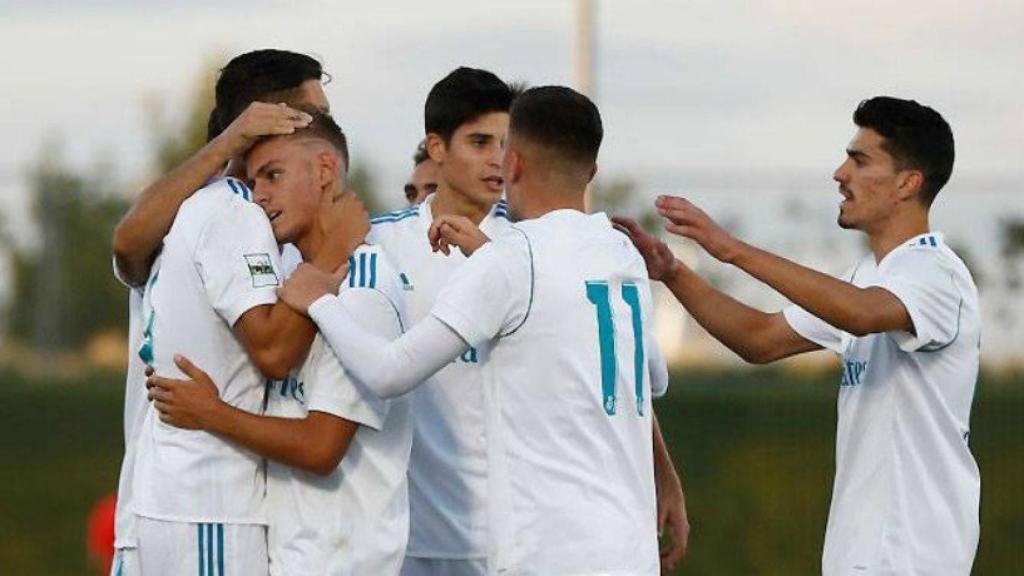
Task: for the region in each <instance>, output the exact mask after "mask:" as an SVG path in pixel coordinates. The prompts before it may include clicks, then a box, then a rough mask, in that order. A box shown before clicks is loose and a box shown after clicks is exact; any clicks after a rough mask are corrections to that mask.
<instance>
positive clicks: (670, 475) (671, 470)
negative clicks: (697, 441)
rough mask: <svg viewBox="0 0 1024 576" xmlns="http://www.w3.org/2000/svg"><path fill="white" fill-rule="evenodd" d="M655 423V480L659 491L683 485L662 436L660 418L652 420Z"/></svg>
mask: <svg viewBox="0 0 1024 576" xmlns="http://www.w3.org/2000/svg"><path fill="white" fill-rule="evenodd" d="M651 421H652V422H653V424H652V426H653V437H654V479H655V483H656V484H657V486H658V487H659V489H662V488H667V487H669V486H671V485H673V484H679V485H681V484H682V482H681V481H680V480H679V474H678V473H677V472H676V468H675V466H674V465H673V464H672V456H671V455H670V454H669V452H668V446H667V445H666V444H665V438H664V437H663V436H662V435H661V426H660V425H659V424H658V416H657V415H654V416H653V418H651Z"/></svg>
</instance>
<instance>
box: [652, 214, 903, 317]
mask: <svg viewBox="0 0 1024 576" xmlns="http://www.w3.org/2000/svg"><path fill="white" fill-rule="evenodd" d="M657 207H658V212H659V213H660V214H661V215H662V216H664V217H665V218H667V219H668V220H669V221H670V223H669V224H668V225H667V226H666V227H665V228H666V230H668V231H669V232H671V233H673V234H678V235H680V236H684V237H687V238H691V239H693V240H695V241H696V242H697V243H698V244H700V245H701V246H702V247H703V248H704V249H705V250H707V251H708V253H709V254H711V255H712V256H714V257H715V258H716V259H718V260H720V261H722V262H725V263H727V264H733V265H734V266H737V267H739V268H740V269H742V270H743V271H745V272H746V273H748V274H750V275H751V276H753V277H755V278H757V279H758V280H760V281H762V282H764V283H765V284H767V285H769V286H771V287H772V288H774V289H775V290H776V291H778V292H779V293H780V294H782V295H783V296H785V297H786V298H788V299H789V300H790V301H792V302H793V303H794V304H796V305H798V306H800V307H801V308H803V309H804V310H806V311H808V312H810V313H811V314H812V315H814V316H816V317H818V318H820V319H822V320H824V321H825V322H827V323H828V324H830V325H832V326H834V327H836V328H838V329H840V330H842V331H844V332H848V333H850V334H854V335H856V336H863V335H865V334H873V333H878V332H890V331H905V332H911V333H913V329H914V325H913V322H912V321H911V318H910V314H909V313H908V312H907V309H906V307H905V306H904V305H903V303H902V302H901V301H900V300H899V298H897V297H896V296H895V295H894V294H893V293H892V292H890V291H888V290H886V289H884V288H880V287H877V286H870V287H867V288H859V287H857V286H854V285H853V284H850V283H849V282H844V281H842V280H838V279H836V278H833V277H831V276H829V275H827V274H822V273H821V272H817V271H815V270H811V269H810V268H807V267H804V266H801V265H799V264H796V263H795V262H791V261H789V260H786V259H785V258H781V257H779V256H776V255H774V254H771V253H769V252H767V251H765V250H761V249H760V248H757V247H755V246H751V245H749V244H747V243H745V242H742V241H740V240H739V239H737V238H735V237H733V236H732V235H731V234H729V233H728V232H726V231H725V230H724V229H722V228H721V227H720V226H718V224H717V223H715V221H714V220H712V219H711V218H710V217H708V215H707V214H705V213H704V212H703V211H702V210H700V209H699V208H697V207H696V206H694V205H693V204H692V203H690V202H689V201H687V200H685V199H683V198H675V197H666V196H663V197H661V198H659V199H658V202H657Z"/></svg>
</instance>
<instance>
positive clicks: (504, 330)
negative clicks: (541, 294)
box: [431, 228, 533, 346]
mask: <svg viewBox="0 0 1024 576" xmlns="http://www.w3.org/2000/svg"><path fill="white" fill-rule="evenodd" d="M532 300H533V255H532V249H531V246H530V241H529V238H528V237H527V236H526V234H525V233H524V232H522V231H521V230H519V229H517V228H512V229H510V231H509V232H507V233H505V234H503V235H501V236H500V237H498V238H496V239H494V240H492V241H490V242H488V243H487V244H485V245H484V246H482V247H481V248H480V249H478V250H477V251H476V252H474V253H473V256H471V257H470V258H469V259H468V260H467V261H466V263H465V264H463V265H462V267H461V268H459V270H458V271H456V272H455V274H453V275H452V277H451V278H450V279H449V281H448V284H447V285H445V287H444V288H443V289H442V290H441V293H440V294H439V295H438V297H437V301H436V302H435V304H434V307H433V309H432V310H431V314H432V315H433V316H434V317H436V318H437V319H438V320H440V321H441V322H444V323H445V324H446V325H448V327H450V328H451V329H452V330H454V331H455V332H456V333H458V335H459V336H460V337H461V338H462V339H463V340H465V341H466V343H467V344H469V345H470V346H479V345H481V344H483V343H485V342H487V341H489V340H491V339H492V338H494V337H495V336H506V335H508V334H511V333H512V332H514V331H515V330H516V329H517V328H518V327H519V326H521V325H522V323H523V322H525V321H526V318H527V316H528V315H529V311H530V305H531V303H532Z"/></svg>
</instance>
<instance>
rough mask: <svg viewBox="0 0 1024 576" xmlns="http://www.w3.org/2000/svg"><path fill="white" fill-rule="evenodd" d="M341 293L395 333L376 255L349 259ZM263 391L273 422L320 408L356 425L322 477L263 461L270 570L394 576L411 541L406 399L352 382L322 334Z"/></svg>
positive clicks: (362, 318) (391, 301)
mask: <svg viewBox="0 0 1024 576" xmlns="http://www.w3.org/2000/svg"><path fill="white" fill-rule="evenodd" d="M341 289H342V291H346V290H347V291H349V294H348V297H349V298H352V297H357V298H359V299H360V300H359V304H358V308H356V309H355V312H356V313H357V314H358V320H359V323H360V325H361V326H363V327H364V328H365V329H367V330H369V331H371V332H373V333H374V334H376V335H378V336H382V337H385V338H387V339H388V340H393V339H395V338H397V337H398V336H400V335H401V333H402V324H403V321H402V312H401V311H402V308H403V305H402V293H401V290H400V289H399V288H398V275H397V272H395V271H394V269H393V268H392V267H391V266H390V265H388V264H387V262H386V260H385V258H384V255H383V254H382V253H381V250H380V249H379V248H377V247H370V246H362V247H360V248H359V249H358V250H357V251H356V252H355V253H354V254H353V256H352V259H351V261H350V266H349V276H348V278H346V279H345V281H344V282H343V283H342V288H341ZM269 386H270V387H269V389H268V391H267V414H268V415H270V416H280V417H285V418H304V417H306V415H307V414H308V413H309V411H318V412H325V413H328V414H332V415H334V416H339V417H341V418H345V419H346V420H350V421H353V422H357V423H359V425H360V426H359V428H358V429H357V431H356V434H355V437H354V438H353V439H352V442H351V444H350V445H349V447H348V451H347V452H346V454H345V456H344V457H343V458H342V460H341V463H340V464H339V465H338V468H337V470H335V471H334V472H333V473H331V474H329V475H327V476H318V475H316V474H313V473H310V472H306V471H303V470H301V469H298V468H294V467H292V466H288V465H286V464H281V463H278V462H274V461H272V460H271V461H268V462H267V518H268V520H269V523H270V527H269V531H268V537H269V550H270V573H271V574H274V575H277V574H280V575H282V576H285V575H292V574H308V575H313V574H324V575H328V574H330V575H338V576H341V575H356V576H358V575H362V574H379V575H381V576H387V575H388V574H392V575H393V574H397V573H398V571H399V569H400V568H401V566H402V559H403V558H404V556H405V545H406V541H407V538H408V534H409V500H408V490H407V482H406V470H407V467H408V463H409V450H410V448H411V446H412V417H411V415H410V413H409V401H408V399H407V398H404V397H403V398H396V399H393V400H388V401H384V400H380V399H379V398H377V397H376V396H375V395H374V394H373V393H372V392H370V391H369V390H367V389H366V388H364V387H363V386H362V385H360V384H359V383H358V381H355V380H354V379H351V378H350V377H349V375H348V374H347V373H346V372H345V370H344V369H343V368H342V366H341V364H340V363H339V361H338V358H337V357H336V356H335V355H334V353H333V352H332V351H331V348H330V346H328V345H327V344H326V343H325V342H324V341H323V339H322V338H321V337H320V336H317V338H316V340H315V341H314V342H313V346H312V348H311V349H310V351H309V355H308V356H307V357H306V361H305V362H304V363H303V365H302V367H301V368H300V369H299V370H298V371H297V373H296V375H295V377H292V378H288V379H287V380H283V381H277V382H271V383H270V384H269Z"/></svg>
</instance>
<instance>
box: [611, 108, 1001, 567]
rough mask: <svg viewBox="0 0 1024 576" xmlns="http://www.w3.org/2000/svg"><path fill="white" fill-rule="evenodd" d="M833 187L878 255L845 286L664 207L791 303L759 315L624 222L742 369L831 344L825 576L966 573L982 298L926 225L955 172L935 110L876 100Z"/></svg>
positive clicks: (862, 112) (843, 221) (973, 520)
mask: <svg viewBox="0 0 1024 576" xmlns="http://www.w3.org/2000/svg"><path fill="white" fill-rule="evenodd" d="M853 121H854V123H855V124H856V125H857V131H856V133H855V135H854V137H853V140H852V141H851V142H850V144H849V145H848V146H847V149H846V154H847V159H846V160H845V161H844V162H843V163H842V164H841V165H840V166H839V168H838V169H836V171H835V174H834V175H833V178H834V179H835V181H836V182H838V183H839V193H840V194H841V195H842V197H843V200H842V202H841V203H840V205H839V218H838V222H839V227H840V228H844V229H853V230H859V231H861V232H863V233H864V234H865V235H866V236H867V243H868V246H869V247H870V249H871V252H870V254H868V255H866V256H865V257H864V258H863V259H861V260H860V261H859V262H857V263H855V264H854V265H853V266H852V267H851V268H850V269H849V270H848V271H847V272H846V273H844V274H843V275H842V277H841V278H840V279H835V278H832V277H830V276H826V275H824V274H820V273H818V272H815V271H814V270H810V269H808V268H804V267H803V266H800V265H798V264H795V263H793V262H790V261H788V260H786V259H784V258H781V257H778V256H775V255H773V254H770V253H768V252H765V251H763V250H760V249H758V248H756V247H754V246H751V245H748V244H746V243H744V242H742V241H740V240H738V239H737V238H734V237H733V236H731V235H729V234H728V233H727V232H725V231H724V230H723V229H722V228H720V227H719V226H718V225H717V224H716V223H715V222H714V221H713V220H712V219H711V218H710V217H708V216H707V215H706V214H705V213H704V212H702V211H701V210H700V209H699V208H697V207H696V206H694V205H693V204H691V203H690V202H688V201H687V200H685V199H683V198H673V197H662V198H659V199H658V201H657V206H658V211H659V212H660V213H661V214H662V215H663V216H665V217H666V218H667V219H668V220H669V223H668V224H667V225H666V229H667V230H668V231H669V232H672V233H674V234H679V235H681V236H685V237H687V238H692V239H693V240H695V241H697V242H698V243H699V244H700V245H701V246H702V247H703V248H704V249H705V250H707V252H708V253H709V254H710V255H711V256H713V257H714V258H716V259H718V260H720V261H722V262H725V263H729V264H732V265H734V266H737V267H739V268H740V269H742V270H744V271H745V272H747V273H749V274H750V275H752V276H753V277H755V278H757V279H758V280H760V281H762V282H764V283H765V284H767V285H768V286H771V287H772V288H774V289H775V290H777V291H778V292H780V293H781V294H783V295H784V296H786V297H787V298H789V299H790V300H791V301H792V302H793V305H792V306H790V307H788V308H786V309H785V310H783V311H782V312H780V313H776V314H767V313H763V312H760V311H758V310H754V309H752V308H749V307H747V306H745V305H743V304H741V303H739V302H737V301H735V300H733V299H732V298H730V297H729V296H726V295H725V294H722V293H721V292H719V291H717V290H715V289H714V288H712V287H711V286H710V285H709V284H708V283H707V282H705V281H704V280H703V279H701V278H700V277H698V276H697V275H696V274H694V273H693V271H691V270H690V269H688V268H687V267H686V266H685V265H684V264H682V263H681V262H679V261H678V260H676V259H674V258H673V257H672V256H671V253H670V252H669V251H668V248H667V247H666V246H665V245H664V244H663V243H660V242H658V241H657V240H656V239H654V238H653V237H651V236H649V235H647V234H645V233H644V232H643V231H642V230H641V229H640V228H639V227H637V226H635V225H634V224H632V223H629V222H623V224H624V225H626V226H629V230H630V233H631V234H632V236H633V239H634V241H635V242H636V244H637V246H638V247H639V248H640V250H641V252H643V254H644V256H645V258H646V259H647V265H648V270H649V271H650V275H651V278H654V279H658V280H661V281H662V282H664V283H665V285H666V286H668V287H669V289H671V290H672V292H673V294H675V296H676V298H678V300H679V301H680V302H681V303H682V304H683V306H685V307H686V309H687V310H688V311H689V312H690V313H691V314H692V315H693V317H694V318H695V319H696V320H697V321H698V322H699V323H700V324H701V325H702V326H704V328H706V329H707V330H708V332H710V333H711V334H712V335H714V336H715V337H716V338H718V339H719V340H720V341H721V342H722V343H724V344H725V345H726V346H728V347H729V348H731V349H732V350H733V351H735V352H736V353H737V354H739V355H740V356H742V357H743V358H744V359H746V360H747V361H750V362H756V363H763V362H771V361H774V360H778V359H780V358H785V357H788V356H792V355H794V354H799V353H802V352H807V351H810V350H818V349H821V348H828V349H829V350H832V351H834V352H836V353H838V354H840V355H841V357H842V364H841V365H842V369H843V370H842V383H841V386H840V391H839V422H838V430H837V434H836V476H835V485H834V487H833V490H832V505H831V510H830V511H829V518H828V528H827V530H826V533H825V548H824V553H823V558H822V573H823V574H825V575H826V576H838V575H840V574H842V575H846V574H941V575H943V576H957V575H963V576H966V575H967V574H970V572H971V565H972V563H973V561H974V554H975V550H976V547H977V543H978V532H979V528H978V504H979V495H980V494H979V490H980V488H979V486H980V479H979V473H978V467H977V465H976V463H975V461H974V458H973V456H972V455H971V451H970V448H969V446H968V436H969V434H970V423H969V421H970V412H971V401H972V398H973V396H974V390H975V384H976V380H977V374H978V365H979V354H980V328H981V327H980V319H979V315H978V293H977V289H976V288H975V285H974V281H973V280H972V279H971V274H970V272H968V270H967V267H966V266H964V263H963V261H962V260H961V259H960V258H959V257H957V255H956V254H955V253H954V252H953V251H952V250H951V249H950V248H949V246H947V245H946V243H945V242H944V241H943V237H942V234H941V233H939V232H933V231H932V230H931V228H930V226H929V222H928V213H929V208H930V207H931V205H932V202H933V201H934V200H935V197H936V195H937V194H938V192H939V190H941V189H942V187H943V185H944V184H945V183H946V181H947V180H948V179H949V176H950V174H951V173H952V170H953V156H954V153H953V134H952V131H951V130H950V127H949V125H948V124H947V123H946V121H945V120H944V119H943V118H942V116H940V115H939V114H938V113H937V112H936V111H935V110H933V109H931V108H929V107H926V106H922V105H920V104H918V103H917V102H914V101H912V100H901V99H897V98H890V97H877V98H871V99H870V100H865V101H863V102H861V104H860V105H859V106H858V107H857V110H856V111H855V112H854V114H853Z"/></svg>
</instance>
